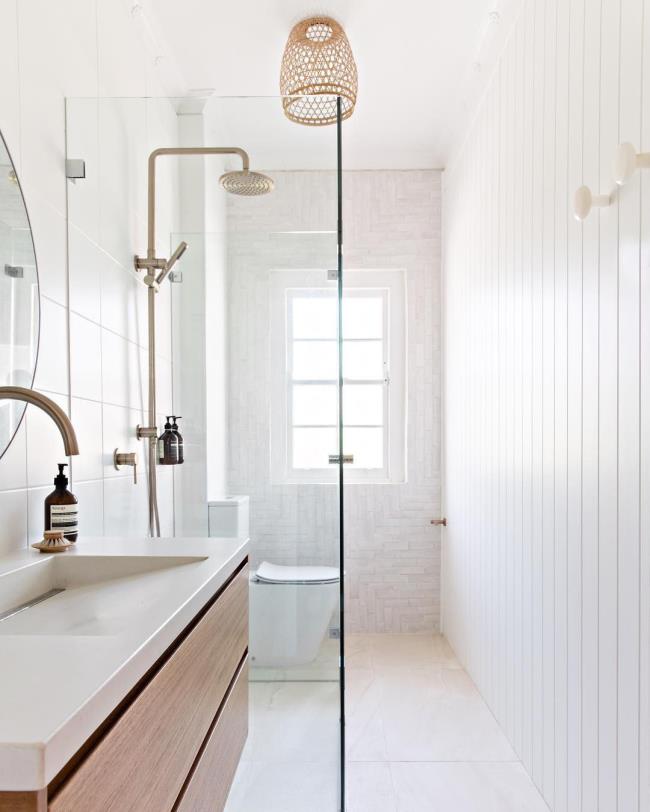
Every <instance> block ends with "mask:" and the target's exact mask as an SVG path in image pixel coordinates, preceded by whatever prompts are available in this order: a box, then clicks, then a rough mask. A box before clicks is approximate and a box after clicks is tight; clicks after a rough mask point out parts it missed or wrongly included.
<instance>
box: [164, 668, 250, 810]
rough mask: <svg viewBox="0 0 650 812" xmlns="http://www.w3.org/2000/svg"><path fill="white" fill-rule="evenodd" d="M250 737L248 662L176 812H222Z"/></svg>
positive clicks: (223, 709)
mask: <svg viewBox="0 0 650 812" xmlns="http://www.w3.org/2000/svg"><path fill="white" fill-rule="evenodd" d="M247 735H248V662H245V663H244V664H243V665H242V667H241V669H240V671H239V674H238V675H237V679H236V681H235V683H234V684H233V686H232V689H231V691H230V693H229V694H228V699H227V700H226V704H225V705H224V706H223V708H222V710H221V713H220V714H219V718H218V719H217V723H216V724H215V726H214V728H213V729H212V731H211V732H210V735H209V736H208V739H207V741H206V744H205V748H204V750H203V752H202V753H201V757H200V758H199V761H198V762H197V764H196V767H195V768H194V771H193V773H192V775H191V777H190V780H189V783H188V785H187V787H186V788H185V791H184V793H183V795H182V797H181V798H180V800H179V803H178V806H177V807H176V810H175V812H222V810H223V808H224V806H225V805H226V801H227V800H228V792H229V790H230V785H231V784H232V779H233V778H234V776H235V771H236V769H237V765H238V764H239V758H240V756H241V752H242V750H243V749H244V744H245V743H246V736H247Z"/></svg>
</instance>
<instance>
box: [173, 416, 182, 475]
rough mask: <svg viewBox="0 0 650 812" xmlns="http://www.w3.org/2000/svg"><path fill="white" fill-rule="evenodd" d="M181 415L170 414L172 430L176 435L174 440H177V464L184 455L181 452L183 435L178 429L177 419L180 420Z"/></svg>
mask: <svg viewBox="0 0 650 812" xmlns="http://www.w3.org/2000/svg"><path fill="white" fill-rule="evenodd" d="M181 419H182V418H181V417H177V416H176V415H174V414H173V415H172V420H173V421H174V422H173V423H172V431H173V432H174V434H175V435H176V440H177V441H178V463H179V465H180V464H181V463H182V462H184V461H185V456H184V454H183V435H182V434H181V433H180V431H179V430H178V422H177V421H178V420H181Z"/></svg>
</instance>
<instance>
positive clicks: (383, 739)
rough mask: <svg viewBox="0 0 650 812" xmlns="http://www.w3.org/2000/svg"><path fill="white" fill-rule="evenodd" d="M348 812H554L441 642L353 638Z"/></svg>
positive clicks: (350, 646)
mask: <svg viewBox="0 0 650 812" xmlns="http://www.w3.org/2000/svg"><path fill="white" fill-rule="evenodd" d="M346 650H347V653H346V666H347V668H346V715H347V725H346V731H347V748H348V752H347V770H346V776H347V789H348V792H347V798H348V800H347V812H452V811H453V812H548V807H547V805H546V803H545V802H544V801H543V799H542V797H541V796H540V794H539V793H538V791H537V789H536V788H535V786H534V785H533V783H532V781H531V780H530V778H529V777H528V775H527V773H526V772H525V770H524V768H523V767H522V765H521V764H520V763H519V761H518V759H517V757H516V755H515V753H514V751H513V750H512V748H511V747H510V744H509V743H508V740H507V739H506V737H505V735H504V734H503V732H502V731H501V728H500V727H499V725H498V724H497V722H496V721H495V719H494V717H493V716H492V714H491V713H490V711H489V710H488V707H487V705H486V704H485V702H484V701H483V700H482V699H481V696H480V695H479V693H478V691H477V690H476V688H475V687H474V684H473V682H472V681H471V680H470V678H469V677H468V676H467V674H466V673H465V671H464V670H463V669H462V667H461V666H460V663H459V662H458V661H457V660H456V658H455V656H454V653H453V651H452V650H451V649H450V647H449V645H448V644H447V642H446V640H445V639H444V638H443V637H441V636H440V635H388V634H384V635H348V637H347V639H346Z"/></svg>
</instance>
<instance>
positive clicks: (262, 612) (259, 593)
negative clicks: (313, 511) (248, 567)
mask: <svg viewBox="0 0 650 812" xmlns="http://www.w3.org/2000/svg"><path fill="white" fill-rule="evenodd" d="M338 597H339V571H338V569H336V568H335V567H308V566H302V567H289V566H281V565H277V564H269V563H268V562H266V561H265V562H264V563H263V564H260V566H259V567H258V569H257V571H256V572H253V573H252V574H251V576H250V621H249V623H250V630H249V656H250V660H251V665H253V666H257V667H263V668H285V667H288V666H294V665H305V664H306V663H310V662H313V660H315V659H316V657H317V656H318V651H319V649H320V646H321V643H322V642H323V640H324V638H325V634H326V632H327V629H328V626H329V622H330V619H331V617H332V613H333V612H334V609H335V608H336V604H337V601H338Z"/></svg>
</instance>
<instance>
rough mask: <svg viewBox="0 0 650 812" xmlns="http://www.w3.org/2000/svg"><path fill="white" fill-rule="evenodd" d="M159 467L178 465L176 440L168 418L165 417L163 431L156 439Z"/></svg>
mask: <svg viewBox="0 0 650 812" xmlns="http://www.w3.org/2000/svg"><path fill="white" fill-rule="evenodd" d="M158 463H159V465H176V464H177V463H178V438H177V437H176V435H175V434H174V432H173V431H172V424H171V422H170V417H169V416H168V417H167V422H166V423H165V430H164V431H163V433H162V434H161V435H160V437H159V438H158Z"/></svg>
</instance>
